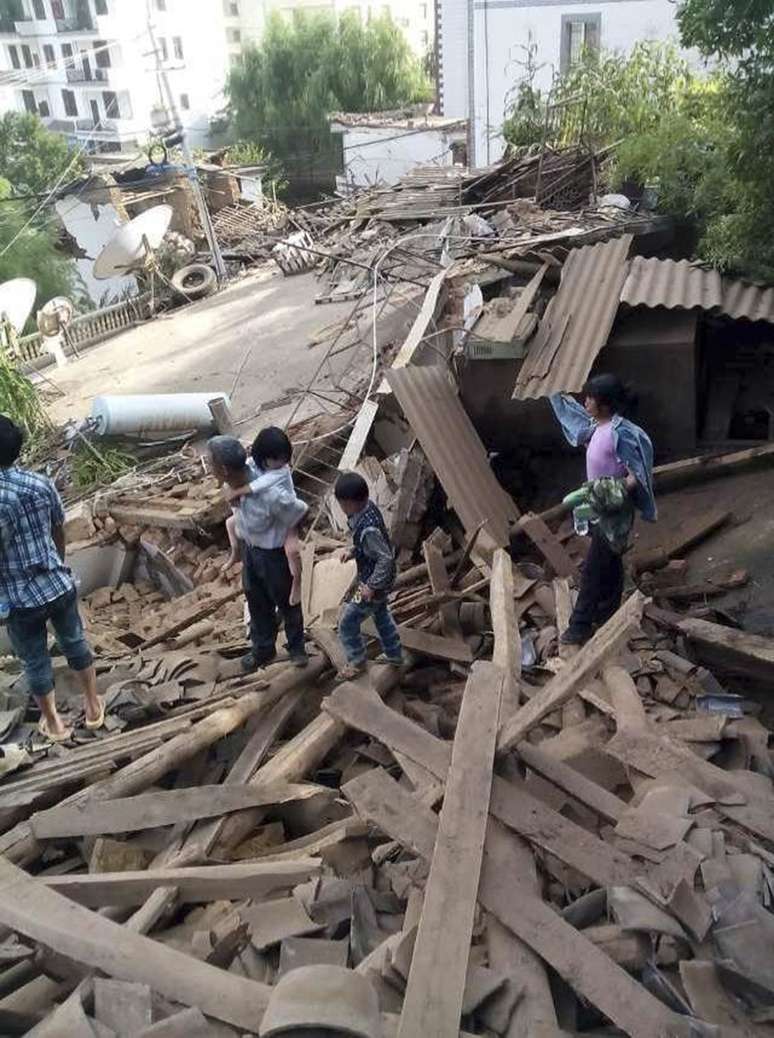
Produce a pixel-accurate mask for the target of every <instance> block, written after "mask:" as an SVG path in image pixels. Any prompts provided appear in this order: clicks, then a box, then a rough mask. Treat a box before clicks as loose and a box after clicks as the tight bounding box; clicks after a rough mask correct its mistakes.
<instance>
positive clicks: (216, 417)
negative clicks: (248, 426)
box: [207, 396, 236, 436]
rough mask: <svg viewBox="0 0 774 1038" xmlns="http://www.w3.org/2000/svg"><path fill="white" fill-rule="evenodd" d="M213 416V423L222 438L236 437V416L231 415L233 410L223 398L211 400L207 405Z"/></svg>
mask: <svg viewBox="0 0 774 1038" xmlns="http://www.w3.org/2000/svg"><path fill="white" fill-rule="evenodd" d="M207 406H208V407H209V409H210V414H211V415H212V421H213V424H214V425H215V428H216V429H217V430H218V433H219V434H220V435H221V436H236V429H235V426H234V416H233V415H232V413H231V408H230V407H229V406H228V404H227V403H226V401H225V400H224V399H223V397H220V396H219V397H216V398H215V400H210V401H209V402H208V403H207Z"/></svg>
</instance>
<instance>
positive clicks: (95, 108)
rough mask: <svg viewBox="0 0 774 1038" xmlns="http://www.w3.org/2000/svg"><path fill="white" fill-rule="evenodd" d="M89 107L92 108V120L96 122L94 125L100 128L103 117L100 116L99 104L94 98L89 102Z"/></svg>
mask: <svg viewBox="0 0 774 1038" xmlns="http://www.w3.org/2000/svg"><path fill="white" fill-rule="evenodd" d="M89 107H90V108H91V118H92V119H93V121H94V125H95V126H99V124H100V123H101V122H102V116H101V115H100V114H99V102H97V101H95V100H94V98H92V99H91V101H89Z"/></svg>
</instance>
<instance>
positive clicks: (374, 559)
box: [335, 472, 403, 680]
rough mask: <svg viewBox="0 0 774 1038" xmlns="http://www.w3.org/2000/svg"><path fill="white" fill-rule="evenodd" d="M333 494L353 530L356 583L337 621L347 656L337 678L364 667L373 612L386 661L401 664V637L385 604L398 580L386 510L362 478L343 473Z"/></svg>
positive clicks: (349, 554)
mask: <svg viewBox="0 0 774 1038" xmlns="http://www.w3.org/2000/svg"><path fill="white" fill-rule="evenodd" d="M335 494H336V500H337V501H338V503H339V505H340V506H341V510H342V511H343V512H344V514H345V515H346V517H347V525H348V526H349V529H350V532H351V534H352V549H351V550H350V551H348V552H347V553H346V557H347V558H348V559H355V561H356V562H357V579H358V587H357V590H356V592H355V594H354V595H353V596H352V598H351V599H350V601H349V602H348V603H347V605H346V606H345V608H344V612H343V614H342V617H341V620H340V621H339V637H340V638H341V644H342V645H343V647H344V651H345V653H346V654H347V666H346V667H345V668H344V669H343V670H342V671H340V672H339V677H341V678H343V679H344V680H352V678H354V677H356V676H357V675H358V674H360V673H362V672H363V670H365V665H366V646H365V641H364V640H363V635H362V634H361V631H360V628H361V626H362V624H363V621H364V620H366V619H367V618H368V617H369V616H372V617H373V618H374V623H375V625H376V631H377V634H378V635H379V641H380V642H381V643H382V649H383V650H384V658H385V660H386V662H387V663H391V664H393V665H394V666H398V667H399V666H401V664H402V663H403V652H402V649H401V644H400V635H399V634H398V628H397V627H396V626H395V621H394V620H393V618H392V613H391V612H390V609H389V606H388V605H387V596H388V594H389V592H390V590H391V589H392V586H393V584H394V583H395V576H396V566H395V552H394V550H393V547H392V545H391V543H390V535H389V533H388V532H387V527H386V525H385V522H384V518H383V516H382V513H381V512H380V510H379V508H378V507H377V506H376V505H375V504H374V502H373V501H371V499H370V497H369V493H368V484H367V483H366V481H365V480H364V479H363V477H362V476H359V475H358V474H357V473H356V472H345V473H344V474H343V475H341V476H339V478H338V480H337V481H336V488H335Z"/></svg>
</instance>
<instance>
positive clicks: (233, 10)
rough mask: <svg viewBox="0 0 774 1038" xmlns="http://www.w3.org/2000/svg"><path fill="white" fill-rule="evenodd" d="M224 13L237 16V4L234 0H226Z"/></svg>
mask: <svg viewBox="0 0 774 1038" xmlns="http://www.w3.org/2000/svg"><path fill="white" fill-rule="evenodd" d="M226 14H227V15H229V17H231V18H238V17H239V4H238V3H237V2H236V0H228V2H227V4H226Z"/></svg>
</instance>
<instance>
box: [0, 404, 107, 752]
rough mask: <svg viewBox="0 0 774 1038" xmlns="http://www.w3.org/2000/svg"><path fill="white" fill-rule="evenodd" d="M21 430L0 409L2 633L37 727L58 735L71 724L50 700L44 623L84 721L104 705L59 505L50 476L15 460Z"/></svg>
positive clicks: (90, 721)
mask: <svg viewBox="0 0 774 1038" xmlns="http://www.w3.org/2000/svg"><path fill="white" fill-rule="evenodd" d="M23 441H24V435H23V433H22V431H21V429H19V428H18V426H16V425H15V424H14V423H13V422H12V421H11V420H10V419H9V418H6V417H5V416H4V415H0V601H1V602H3V603H4V604H5V606H6V609H7V610H8V634H9V637H10V639H11V644H12V646H13V649H14V652H15V653H16V655H17V656H18V657H19V658H20V659H21V661H22V663H23V664H24V670H25V673H26V675H27V682H28V685H29V690H30V693H31V694H32V695H33V696H34V697H35V700H36V701H37V704H38V706H39V707H40V714H41V720H40V732H41V734H42V735H44V736H45V737H46V738H48V739H50V740H51V741H52V742H64V741H66V740H67V739H69V738H70V736H71V735H72V732H71V731H70V729H68V728H67V727H66V725H65V724H64V723H63V721H62V719H61V717H60V716H59V712H58V711H57V708H56V700H55V693H54V670H53V667H52V664H51V657H50V656H49V653H48V631H47V624H48V622H49V621H50V622H51V625H52V627H53V628H54V633H55V635H56V640H57V643H58V644H59V648H60V649H61V651H62V653H63V654H64V655H65V656H66V658H67V662H68V665H69V666H70V668H71V669H72V670H73V671H74V672H75V674H76V677H77V679H78V683H79V685H80V687H81V690H82V691H83V697H84V705H85V712H86V727H87V728H90V729H96V728H101V727H102V725H103V724H104V721H105V707H104V703H103V702H102V700H101V698H100V697H99V696H98V695H97V676H96V671H95V669H94V659H93V657H92V654H91V649H90V648H89V646H88V643H87V642H86V639H85V638H84V634H83V625H82V624H81V618H80V615H79V612H78V596H77V592H76V588H75V582H74V581H73V576H72V573H71V572H70V570H69V569H68V568H67V566H66V565H65V562H64V557H65V536H64V518H65V517H64V509H63V508H62V502H61V499H60V497H59V494H58V493H57V491H56V488H55V487H54V484H53V483H52V482H51V480H50V479H47V478H46V477H45V476H39V475H37V474H36V473H34V472H28V471H26V470H25V469H20V468H16V461H17V460H18V458H19V454H20V453H21V448H22V443H23Z"/></svg>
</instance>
